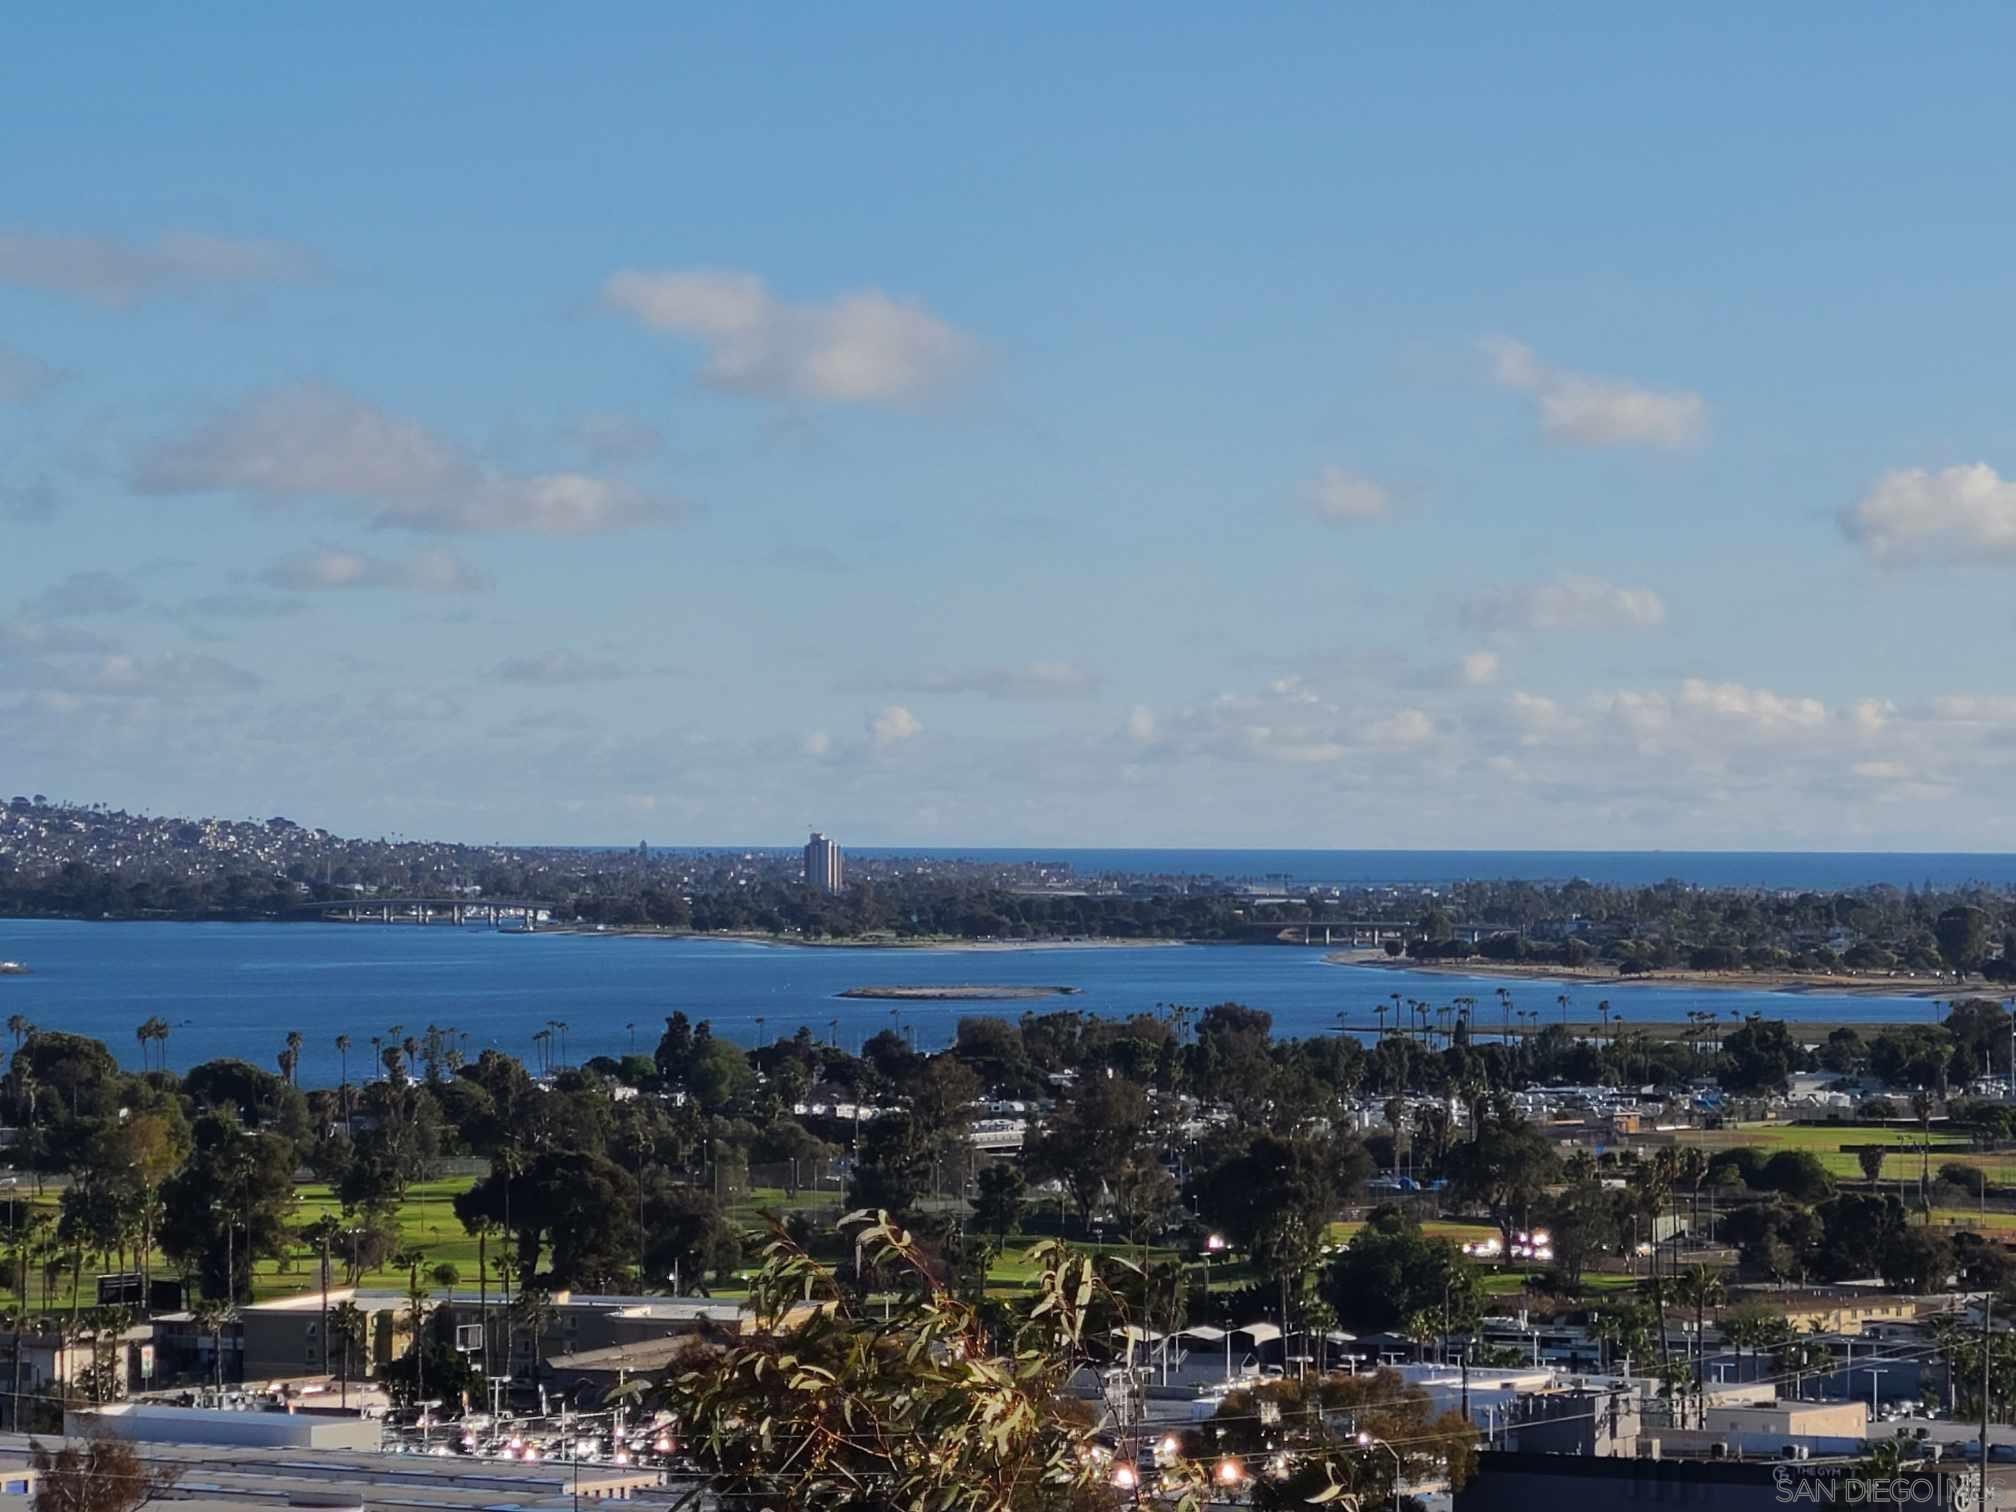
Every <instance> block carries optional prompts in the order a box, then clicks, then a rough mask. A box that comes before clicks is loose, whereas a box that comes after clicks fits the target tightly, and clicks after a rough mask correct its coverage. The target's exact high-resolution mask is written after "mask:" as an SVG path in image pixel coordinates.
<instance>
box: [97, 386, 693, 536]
mask: <svg viewBox="0 0 2016 1512" xmlns="http://www.w3.org/2000/svg"><path fill="white" fill-rule="evenodd" d="M133 485H134V487H135V488H137V489H139V490H140V491H141V492H142V493H153V494H189V493H238V494H243V495H246V496H247V497H249V498H253V499H256V500H260V501H263V502H267V503H275V504H278V503H287V502H292V501H297V500H303V499H334V500H341V501H348V502H351V503H354V504H358V505H361V506H363V507H365V508H367V509H370V510H372V511H373V518H374V521H375V523H377V524H379V525H384V526H399V527H403V528H406V529H410V530H437V531H528V532H533V533H538V534H546V535H591V534H595V533H597V532H602V531H613V530H625V529H630V528H633V527H636V526H641V525H652V524H662V523H666V522H668V521H669V520H671V519H673V518H675V517H676V516H677V514H678V513H679V511H678V509H677V506H676V505H673V504H671V503H670V502H668V501H666V500H662V499H656V498H653V497H650V496H649V495H646V494H645V493H643V492H641V491H640V490H638V489H637V488H635V487H633V486H632V485H630V484H628V483H624V482H621V481H619V480H614V479H609V478H601V477H595V476H591V475H588V474H583V473H541V474H531V475H511V474H505V473H500V472H498V471H496V470H494V469H492V468H489V467H486V466H484V465H483V464H482V463H481V462H479V461H478V460H477V459H476V458H474V457H472V456H471V455H470V454H469V453H467V452H466V451H464V450H463V449H462V448H460V447H458V446H456V445H455V444H454V443H452V442H449V441H446V440H444V439H442V438H441V437H439V436H436V435H434V434H433V433H432V432H430V431H428V430H427V429H426V428H425V427H424V426H421V425H419V424H417V423H416V422H414V421H411V420H407V419H403V418H401V417H400V416H397V415H392V414H389V413H387V412H386V411H384V410H381V409H378V408H376V407H375V406H373V405H370V404H367V403H365V402H364V401H362V400H360V399H357V398H355V397H353V396H351V395H349V394H346V393H343V392H342V391H340V390H337V389H331V388H326V387H322V386H320V385H315V384H306V385H300V386H297V387H292V388H282V389H271V390H267V391H266V392H264V393H261V394H257V395H254V396H253V397H252V398H251V399H249V400H248V401H247V402H246V403H244V404H243V405H241V406H239V407H238V408H237V409H235V410H232V411H230V412H228V413H227V414H224V415H222V416H220V417H218V418H217V419H215V420H213V421H211V422H210V423H209V424H207V425H204V426H202V427H201V428H199V429H198V430H196V431H195V432H193V433H192V434H190V435H188V436H185V437H183V438H182V439H180V440H178V441H173V442H170V443H168V444H166V445H163V446H159V447H156V448H155V449H154V450H153V451H151V452H150V453H148V454H147V455H145V456H143V457H142V458H141V459H140V463H139V466H138V467H137V468H136V469H135V472H134V477H133Z"/></svg>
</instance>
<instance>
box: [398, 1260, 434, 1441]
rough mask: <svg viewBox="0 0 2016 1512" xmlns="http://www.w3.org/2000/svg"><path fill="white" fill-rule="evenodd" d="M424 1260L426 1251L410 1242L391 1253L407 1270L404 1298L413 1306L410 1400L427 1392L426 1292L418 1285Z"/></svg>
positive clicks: (418, 1399) (423, 1395)
mask: <svg viewBox="0 0 2016 1512" xmlns="http://www.w3.org/2000/svg"><path fill="white" fill-rule="evenodd" d="M426 1260H427V1255H426V1252H425V1251H423V1250H420V1249H416V1248H414V1247H413V1246H412V1245H408V1246H407V1247H406V1248H405V1249H402V1250H400V1251H399V1253H398V1254H396V1255H394V1256H393V1257H392V1264H393V1265H394V1266H395V1267H403V1268H404V1269H405V1271H406V1300H407V1301H408V1302H409V1303H410V1304H411V1305H412V1309H413V1311H412V1318H413V1344H412V1350H413V1400H414V1401H416V1402H417V1401H420V1400H421V1399H422V1398H423V1397H425V1396H426V1395H427V1356H426V1350H425V1348H424V1346H425V1344H426V1342H427V1341H426V1329H427V1292H426V1289H425V1288H423V1287H422V1286H421V1285H420V1267H421V1266H422V1265H423V1264H425V1263H426Z"/></svg>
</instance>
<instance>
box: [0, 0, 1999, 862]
mask: <svg viewBox="0 0 2016 1512" xmlns="http://www.w3.org/2000/svg"><path fill="white" fill-rule="evenodd" d="M410 9H411V8H404V9H403V10H402V9H395V8H392V7H379V6H368V5H367V6H353V7H345V8H342V9H340V10H339V9H337V8H334V7H330V8H323V9H320V10H311V9H310V8H308V7H296V8H289V9H286V10H275V9H273V8H271V7H252V6H245V7H237V8H233V7H228V6H215V7H205V8H203V9H202V11H201V13H200V14H197V13H195V12H192V11H189V10H188V9H187V8H171V7H153V6H144V7H143V6H130V7H121V6H98V7H89V8H84V9H81V10H74V11H73V13H72V14H70V15H67V16H59V15H56V14H54V13H51V14H48V15H44V16H41V17H31V18H29V19H27V20H25V21H17V22H16V23H15V25H14V27H13V29H12V31H11V33H10V41H9V46H8V48H7V49H6V50H5V53H4V55H0V98H5V99H6V100H7V101H8V105H7V108H6V121H7V139H8V149H7V154H6V159H7V168H8V171H7V193H6V196H5V199H4V201H0V569H4V577H0V785H4V786H7V787H8V788H9V789H10V790H29V791H35V790H39V791H45V792H49V793H51V794H52V795H54V794H62V795H64V796H68V797H72V798H76V799H79V800H85V801H90V800H104V801H109V802H113V803H116V804H122V805H126V806H131V807H144V808H148V809H151V810H155V811H174V812H201V813H210V812H217V813H225V814H232V815H239V814H260V815H263V814H266V813H273V812H284V813H288V814H290V815H292V816H294V817H297V818H300V819H302V820H304V821H309V822H319V823H324V824H328V825H330V826H332V827H335V828H339V829H343V830H347V831H356V832H363V833H371V834H376V833H392V832H400V833H407V834H430V835H443V836H449V837H455V838H467V839H483V838H498V839H512V840H551V841H602V840H609V841H631V840H634V839H635V838H636V837H638V836H646V837H649V838H651V839H652V840H654V841H656V842H659V843H668V844H669V843H678V842H695V843H701V842H737V841H743V842H782V841H789V840H792V839H794V838H796V837H797V835H798V833H799V831H800V830H801V829H802V828H803V827H805V826H807V825H810V824H817V825H819V826H820V827H822V828H825V829H827V830H829V831H831V832H834V833H837V834H839V835H841V836H842V837H843V838H846V839H851V840H854V841H856V842H857V843H883V844H905V843H918V844H937V845H956V844H960V843H972V844H1016V843H1027V844H1037V845H1050V844H1100V843H1110V844H1158V843H1162V844H1224V845H1239V844H1278V845H1307V846H1326V845H1336V846H1380V845H1388V846H1533V847H1594V848H1601V847H1639V846H1666V847H1672V848H1775V847H1812V848H1843V849H1869V848H1893V847H1894V848H1956V849H2007V848H2010V847H2011V845H2012V838H2016V837H2012V835H2011V830H2012V828H2016V817H2012V816H2010V815H2009V814H2008V813H2007V812H2006V810H2005V808H2004V806H2003V805H2001V804H2000V803H1998V802H1997V798H1998V796H1999V794H2000V793H2001V792H2002V791H2003V790H2004V788H2005V786H2006V779H2007V777H2008V775H2009V766H2010V761H2011V756H2012V753H2016V685H2012V678H2011V676H2010V675H2009V673H2008V672H2007V671H2006V667H2007V665H2008V650H2009V642H2010V639H2011V634H2012V630H2016V609H2012V606H2011V604H2010V602H2009V598H2008V594H2007V591H2006V590H2007V588H2008V586H2009V585H2010V583H2011V580H2012V569H2016V410H2012V406H2011V394H2012V383H2011V381H2010V379H2011V372H2010V369H2011V356H2010V354H2011V353H2012V351H2016V342H2012V335H2016V330H2012V327H2016V301H2012V298H2011V296H2012V293H2016V258H2012V257H2011V255H2010V254H2011V251H2012V245H2011V244H2012V229H2016V227H2012V217H2016V209H2012V207H2011V201H2010V197H2009V196H2008V194H2007V193H2006V192H2005V190H2006V181H2007V174H2008V170H2007V168H2006V157H2007V151H2006V144H2007V142H2008V140H2009V139H2010V137H2011V135H2012V129H2011V128H2012V125H2016V121H2012V116H2016V110H2012V107H2011V106H2010V104H2009V103H2008V90H2007V87H2006V78H2005V76H2004V69H2003V62H2004V60H2006V58H2007V57H2008V56H2009V55H2010V52H2011V50H2012V44H2016V36H2012V35H2011V32H2012V31H2016V17H2012V16H2011V15H2010V14H2008V13H2007V12H2006V11H2002V10H1998V9H1995V8H1990V7H1979V8H1970V7H1947V8H1941V9H1940V10H1938V11H1936V12H1929V13H1927V12H1918V13H1911V14H1907V13H1905V12H1902V11H1899V10H1894V9H1889V8H1876V7H1870V8H1866V9H1854V8H1836V9H1829V10H1825V11H1823V10H1819V9H1803V8H1802V9H1799V10H1796V11H1785V12H1782V13H1781V14H1780V15H1779V16H1777V17H1770V16H1764V17H1760V16H1758V15H1756V14H1753V13H1751V12H1750V11H1748V10H1738V9H1735V8H1720V7H1697V8H1695V9H1693V10H1690V11H1688V12H1687V13H1685V14H1684V15H1674V16H1670V17H1658V18H1652V17H1632V18H1629V22H1630V24H1629V26H1628V28H1620V26H1619V24H1618V23H1619V17H1618V15H1617V13H1616V12H1615V10H1614V8H1604V9H1599V8H1597V7H1593V6H1591V7H1548V8H1542V9H1540V10H1535V11H1528V12H1522V13H1520V14H1519V15H1518V16H1517V18H1516V20H1515V19H1514V18H1513V17H1512V16H1511V15H1510V13H1507V12H1505V11H1503V9H1502V8H1484V7H1474V8H1468V7H1445V8H1442V9H1439V10H1438V11H1436V12H1435V13H1434V14H1433V15H1425V14H1406V13H1402V12H1398V11H1395V12H1390V13H1378V12H1374V11H1367V10H1347V9H1345V8H1341V7H1315V6H1310V7H1284V8H1276V9H1273V10H1271V11H1269V12H1267V13H1265V14H1249V13H1242V12H1240V11H1237V10H1235V9H1228V8H1225V7H1203V6H1184V5H1168V4H1164V5H1159V6H1155V7H1147V6H1140V7H1104V8H1099V9H1098V10H1097V11H1096V13H1093V14H1088V13H1087V12H1086V11H1085V10H1084V8H1080V7H1072V8H1065V7H1041V6H1036V7H1023V8H1019V9H1018V10H1017V11H1015V12H1014V13H1013V14H1012V15H1009V14H1007V13H1002V14H1001V15H1000V16H998V17H996V18H992V19H987V18H976V17H973V16H967V15H961V14H958V13H957V12H956V11H947V10H946V9H945V8H943V7H922V6H917V7H894V6H882V7H860V8H855V9H853V10H851V11H849V12H847V13H845V14H841V13H828V14H817V13H812V12H809V11H808V12H804V13H797V14H791V15H788V16H787V15H785V14H784V13H782V12H776V11H770V12H766V13H760V14H733V15H731V14H727V13H725V12H724V13H721V14H717V15H715V16H712V17H696V16H693V15H684V14H672V13H667V12H665V11H664V10H663V8H660V7H645V6H638V7H632V8H626V7H622V6H614V5H612V6H608V7H602V8H599V9H598V10H596V11H595V12H593V13H592V14H583V15H577V16H573V17H570V18H567V19H565V20H563V19H562V18H561V17H560V16H559V14H558V13H556V12H553V11H551V10H550V9H547V8H533V7H525V6H514V5H498V6H492V7H488V8H485V9H484V10H483V11H481V12H480V13H478V12H474V11H467V10H461V11H451V10H449V9H447V8H428V9H426V10H424V11H423V13H421V14H418V15H414V14H410V13H406V12H407V11H410Z"/></svg>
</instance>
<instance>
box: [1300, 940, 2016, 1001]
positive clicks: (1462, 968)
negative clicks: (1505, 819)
mask: <svg viewBox="0 0 2016 1512" xmlns="http://www.w3.org/2000/svg"><path fill="white" fill-rule="evenodd" d="M1323 961H1324V964H1325V965H1330V966H1368V967H1371V968H1373V969H1374V970H1380V971H1425V972H1431V973H1433V974H1435V975H1437V976H1463V977H1504V978H1505V979H1506V980H1508V981H1520V980H1524V981H1530V982H1561V983H1566V984H1573V985H1575V986H1578V987H1601V988H1604V989H1605V990H1606V991H1609V990H1615V991H1620V992H1621V991H1626V990H1629V989H1630V988H1633V987H1696V988H1700V989H1702V990H1703V991H1710V992H1780V993H1784V994H1785V995H1786V996H1788V997H1798V996H1801V995H1803V994H1825V995H1827V996H1831V997H1870V998H1893V997H1895V998H1965V997H1975V996H1979V997H1993V998H1999V997H2002V996H2003V995H2004V994H2003V993H2002V991H2001V990H2000V988H1999V986H1998V985H1997V984H1995V983H1993V982H1984V983H1981V984H1979V985H1978V986H1971V987H1970V986H1968V985H1967V984H1964V983H1955V982H1952V981H1943V980H1941V979H1939V978H1937V977H1873V976H1795V975H1787V974H1785V973H1782V972H1740V971H1687V970H1684V969H1674V970H1669V971H1648V972H1644V973H1641V974H1638V975H1635V976H1620V975H1618V974H1617V973H1616V972H1614V971H1609V970H1603V969H1598V968H1596V967H1590V966H1581V967H1574V966H1540V965H1526V964H1523V963H1516V962H1510V961H1479V960H1476V959H1474V958H1473V959H1471V960H1468V961H1409V960H1407V959H1405V958H1404V957H1403V958H1402V959H1400V960H1392V959H1390V958H1388V957H1386V956H1384V955H1373V954H1371V953H1360V952H1356V951H1337V952H1333V953H1331V954H1329V955H1326V956H1325V957H1324V958H1323Z"/></svg>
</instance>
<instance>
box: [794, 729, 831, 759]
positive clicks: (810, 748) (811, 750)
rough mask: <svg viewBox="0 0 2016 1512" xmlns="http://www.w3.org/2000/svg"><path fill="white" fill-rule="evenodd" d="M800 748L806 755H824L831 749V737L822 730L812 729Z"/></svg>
mask: <svg viewBox="0 0 2016 1512" xmlns="http://www.w3.org/2000/svg"><path fill="white" fill-rule="evenodd" d="M801 749H802V750H803V751H804V752H805V754H806V755H807V756H825V755H828V754H829V753H830V752H831V751H832V749H833V737H832V736H831V735H828V734H827V733H826V732H825V731H824V730H814V731H813V732H812V733H811V734H810V735H807V736H806V737H805V740H804V743H803V745H802V747H801Z"/></svg>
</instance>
